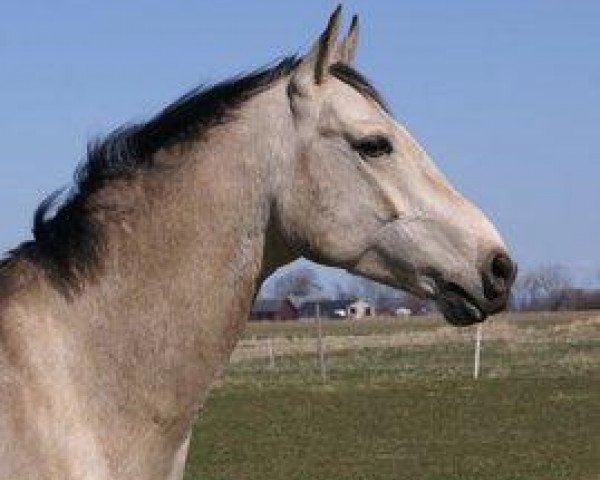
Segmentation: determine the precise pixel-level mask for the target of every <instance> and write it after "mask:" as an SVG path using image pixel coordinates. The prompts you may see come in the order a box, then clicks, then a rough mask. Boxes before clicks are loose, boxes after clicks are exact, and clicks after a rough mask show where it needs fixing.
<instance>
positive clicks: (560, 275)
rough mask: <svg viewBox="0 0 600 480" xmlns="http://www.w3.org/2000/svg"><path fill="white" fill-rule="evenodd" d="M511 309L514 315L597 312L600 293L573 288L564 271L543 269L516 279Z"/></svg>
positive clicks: (596, 289)
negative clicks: (527, 312)
mask: <svg viewBox="0 0 600 480" xmlns="http://www.w3.org/2000/svg"><path fill="white" fill-rule="evenodd" d="M510 308H511V309H512V310H515V311H558V310H592V309H600V289H598V288H593V287H588V288H582V287H576V286H575V285H574V282H573V279H572V277H571V275H570V274H569V271H568V269H567V268H566V267H563V266H561V265H543V266H540V267H538V268H535V269H531V270H528V271H526V272H524V273H523V274H520V275H519V276H518V277H517V280H516V282H515V285H514V286H513V290H512V295H511V301H510Z"/></svg>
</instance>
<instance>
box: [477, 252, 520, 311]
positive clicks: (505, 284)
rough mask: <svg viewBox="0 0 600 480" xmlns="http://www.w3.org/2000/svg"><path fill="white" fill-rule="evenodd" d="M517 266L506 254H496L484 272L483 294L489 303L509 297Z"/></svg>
mask: <svg viewBox="0 0 600 480" xmlns="http://www.w3.org/2000/svg"><path fill="white" fill-rule="evenodd" d="M515 274H516V265H515V264H514V263H513V262H512V260H511V259H510V258H509V257H508V255H506V254H504V253H496V254H494V255H493V256H492V258H491V261H490V262H489V263H487V265H486V266H485V267H484V270H483V293H484V295H485V297H486V298H487V299H488V300H489V301H494V300H497V299H498V298H500V297H507V296H508V291H509V289H510V286H511V284H512V282H513V280H514V278H515Z"/></svg>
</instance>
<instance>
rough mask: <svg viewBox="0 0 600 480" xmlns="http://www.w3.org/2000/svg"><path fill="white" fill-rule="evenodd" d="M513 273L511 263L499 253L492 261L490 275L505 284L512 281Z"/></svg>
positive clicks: (513, 268) (505, 256) (513, 269)
mask: <svg viewBox="0 0 600 480" xmlns="http://www.w3.org/2000/svg"><path fill="white" fill-rule="evenodd" d="M514 272H515V267H514V264H513V262H512V261H511V259H510V258H508V256H507V255H504V254H503V253H499V254H498V255H495V256H494V258H493V259H492V275H493V276H494V277H496V278H498V279H502V280H504V282H505V283H509V282H511V281H512V279H513V276H514Z"/></svg>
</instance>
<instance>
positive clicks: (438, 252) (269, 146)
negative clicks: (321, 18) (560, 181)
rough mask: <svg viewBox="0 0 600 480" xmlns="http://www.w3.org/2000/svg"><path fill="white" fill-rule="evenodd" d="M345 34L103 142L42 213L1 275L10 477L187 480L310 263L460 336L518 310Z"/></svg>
mask: <svg viewBox="0 0 600 480" xmlns="http://www.w3.org/2000/svg"><path fill="white" fill-rule="evenodd" d="M339 19H340V9H339V8H338V9H337V10H336V11H335V13H334V14H333V15H332V17H331V19H330V21H329V24H328V25H327V28H326V29H325V31H324V32H323V34H322V35H321V36H320V38H319V39H318V40H317V42H316V43H315V45H314V47H313V48H312V50H311V51H310V52H309V53H308V54H307V55H305V56H304V57H302V58H300V59H298V58H295V57H288V58H285V59H283V60H282V61H280V62H279V63H277V64H276V65H274V66H271V67H268V68H264V69H261V70H257V71H255V72H252V73H250V74H249V75H246V76H242V77H236V78H234V79H232V80H227V81H225V82H223V83H219V84H217V85H215V86H213V87H211V88H207V89H197V90H194V91H192V92H190V93H188V94H187V95H185V96H183V97H182V98H181V99H179V100H177V101H176V102H175V103H173V104H172V105H170V106H168V107H166V108H165V109H164V110H163V111H162V112H160V113H159V114H158V115H157V116H155V117H154V118H152V119H150V120H149V121H147V122H145V123H140V124H135V125H130V126H127V127H123V128H121V129H118V130H116V131H115V132H113V133H112V134H110V135H108V136H107V137H106V138H105V139H103V140H102V141H99V142H96V143H94V144H91V145H90V147H89V152H88V158H87V160H86V162H85V163H84V164H83V165H82V166H81V167H80V168H79V170H78V172H77V175H76V186H75V188H74V189H73V190H72V192H71V193H70V195H69V196H68V198H67V200H66V201H65V202H64V203H63V204H62V205H60V206H58V207H56V206H54V205H53V203H54V202H53V199H52V198H50V199H49V200H48V201H47V202H44V203H43V204H42V205H41V206H40V208H39V209H38V212H37V213H36V216H35V222H34V239H33V240H32V241H29V242H26V243H24V244H22V245H21V246H20V247H18V248H17V249H15V250H14V251H12V252H11V253H10V254H9V255H8V256H7V257H6V259H5V260H4V261H3V263H2V265H1V267H0V326H1V327H0V328H1V329H0V371H1V372H2V376H1V380H0V382H1V385H0V405H1V407H2V408H1V409H0V478H1V479H9V478H11V479H12V478H23V479H25V478H27V479H59V478H60V479H90V480H91V479H98V480H99V479H123V480H124V479H127V480H136V479H137V480H142V479H152V480H156V479H169V480H173V479H181V478H182V476H183V469H184V465H185V458H186V454H187V446H188V442H189V438H190V432H191V428H192V425H193V422H194V419H195V418H196V416H197V412H198V410H199V408H200V406H201V404H202V402H203V401H204V399H205V397H206V395H207V392H208V390H209V387H210V385H211V382H212V380H213V379H214V378H215V376H216V375H218V374H219V372H220V371H221V369H222V368H223V366H224V365H225V364H226V362H227V361H228V358H229V355H230V354H231V351H232V349H233V348H234V346H235V344H236V341H237V339H238V336H239V332H240V331H241V330H242V328H243V327H244V324H245V322H246V319H247V317H248V315H249V311H250V308H251V305H252V302H253V299H254V296H255V294H256V292H257V290H258V288H259V286H260V283H261V282H262V280H263V279H264V278H266V277H267V276H268V275H269V274H270V273H272V272H273V271H274V270H275V269H276V268H278V267H279V266H281V265H283V264H285V263H287V262H289V261H291V260H293V259H295V258H297V257H299V256H305V257H307V258H310V259H313V260H316V261H318V262H321V263H324V264H327V265H334V266H338V267H343V268H345V269H347V270H349V271H351V272H353V273H357V274H360V275H364V276H366V277H369V278H371V279H374V280H376V281H379V282H383V283H386V284H388V285H392V286H394V287H398V288H403V289H406V290H409V291H411V292H413V293H415V294H417V295H420V296H424V297H428V298H431V299H434V300H435V301H436V302H437V303H438V305H439V307H440V309H441V311H442V312H443V313H444V315H445V316H446V318H447V319H448V320H449V321H450V322H452V323H454V324H457V325H467V324H471V323H474V322H481V321H483V320H484V319H485V318H486V316H488V315H490V314H493V313H496V312H498V311H500V310H502V309H503V308H504V307H505V305H506V302H507V298H508V294H509V290H510V286H511V283H512V281H513V278H514V274H515V267H514V264H513V262H512V261H511V260H510V257H509V255H508V253H507V250H506V247H505V245H504V243H503V241H502V239H501V238H500V236H499V234H498V233H497V232H496V230H495V228H494V227H493V226H492V224H491V223H490V222H489V221H488V219H487V218H486V217H485V215H484V214H483V213H482V212H481V211H480V210H479V209H477V208H476V207H475V206H474V205H473V204H471V203H470V202H469V201H467V200H466V199H465V198H463V197H462V196H461V195H460V194H459V193H458V192H457V191H456V190H455V189H454V188H453V187H452V186H451V185H450V184H449V182H448V181H447V180H446V179H445V178H444V176H443V175H442V174H441V173H440V172H439V171H438V169H437V168H436V167H435V165H434V164H433V163H432V161H431V160H430V159H429V157H428V156H427V154H426V153H425V151H424V150H423V149H422V148H421V147H420V146H419V145H418V143H417V142H416V141H415V140H414V139H413V138H412V137H411V136H410V135H409V133H408V132H407V131H406V130H405V129H404V128H402V127H401V126H400V125H399V124H398V123H397V122H396V121H395V120H394V119H393V118H392V116H391V114H390V112H389V109H388V108H387V107H386V104H385V103H384V101H383V100H382V98H381V96H380V95H379V94H378V92H377V90H376V89H375V88H374V87H373V86H372V85H371V84H370V83H369V82H368V81H367V80H366V79H365V78H364V77H363V76H362V75H361V74H360V73H359V72H358V71H357V70H356V69H354V68H353V67H352V66H351V64H352V61H353V58H354V54H355V49H356V45H357V41H358V22H357V19H356V17H355V18H354V19H353V22H352V26H351V27H350V30H349V33H348V35H347V36H346V37H345V38H344V40H343V41H342V42H341V44H338V43H337V40H336V38H337V32H338V27H339V22H340V20H339ZM52 210H55V213H54V214H53V215H50V211H52Z"/></svg>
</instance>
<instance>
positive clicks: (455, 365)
mask: <svg viewBox="0 0 600 480" xmlns="http://www.w3.org/2000/svg"><path fill="white" fill-rule="evenodd" d="M483 331H484V343H483V352H482V370H481V377H480V379H479V380H477V381H474V380H473V378H472V370H473V337H474V330H473V329H460V330H458V329H455V328H453V327H449V326H447V325H445V324H444V322H443V320H441V319H440V318H437V317H431V318H414V317H410V318H405V319H402V318H392V319H385V318H384V319H376V320H365V321H361V322H355V323H350V322H337V321H336V322H325V325H324V334H325V345H326V351H327V374H328V378H327V381H326V382H323V381H322V379H321V376H320V373H319V369H318V368H317V363H316V355H315V338H314V336H315V333H316V330H315V327H314V325H313V324H310V323H294V324H283V323H271V324H251V325H250V326H249V328H248V329H247V331H246V333H245V335H244V337H243V339H242V340H241V342H240V345H239V347H238V349H237V350H236V352H235V353H234V355H233V357H232V362H231V364H230V365H229V367H228V369H227V371H226V373H225V375H224V377H223V378H222V379H221V380H220V382H219V384H218V385H217V387H216V388H215V390H214V392H213V394H212V396H211V398H210V400H209V402H208V404H207V405H206V409H205V412H204V414H203V418H202V419H201V421H200V422H199V423H198V425H197V427H196V429H195V432H194V436H193V439H192V445H191V447H190V457H189V461H188V468H187V472H186V480H191V479H211V480H217V479H218V480H234V479H236V480H251V479H261V480H262V479H265V478H268V479H286V480H294V479H317V480H321V479H323V480H324V479H413V480H416V479H431V480H434V479H435V480H438V479H439V480H442V479H444V480H446V479H450V480H459V479H460V480H467V479H468V480H470V479H489V480H520V479H523V480H525V479H527V480H532V479H540V480H541V479H543V480H554V479H581V480H592V479H600V313H578V314H572V313H571V314H552V315H548V314H546V315H540V314H537V315H533V314H531V315H505V316H500V317H497V318H494V319H493V320H492V321H491V322H489V323H487V324H486V325H485V326H484V330H483ZM269 348H272V349H273V352H274V354H275V365H274V367H273V365H272V363H271V360H270V358H269Z"/></svg>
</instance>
